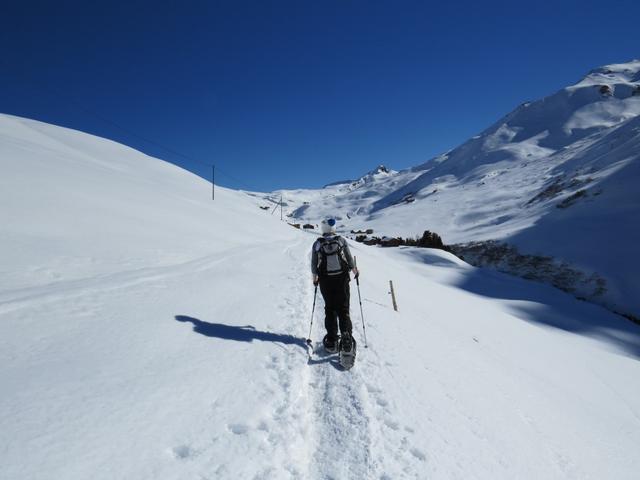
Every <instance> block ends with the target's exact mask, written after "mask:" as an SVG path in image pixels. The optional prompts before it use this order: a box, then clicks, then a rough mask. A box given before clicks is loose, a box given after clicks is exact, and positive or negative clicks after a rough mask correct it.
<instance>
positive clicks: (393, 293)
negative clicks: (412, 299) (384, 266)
mask: <svg viewBox="0 0 640 480" xmlns="http://www.w3.org/2000/svg"><path fill="white" fill-rule="evenodd" d="M389 286H390V287H391V291H390V292H389V293H390V294H391V301H392V302H393V309H394V310H395V311H396V312H397V311H398V303H397V302H396V292H395V290H394V289H393V281H392V280H389Z"/></svg>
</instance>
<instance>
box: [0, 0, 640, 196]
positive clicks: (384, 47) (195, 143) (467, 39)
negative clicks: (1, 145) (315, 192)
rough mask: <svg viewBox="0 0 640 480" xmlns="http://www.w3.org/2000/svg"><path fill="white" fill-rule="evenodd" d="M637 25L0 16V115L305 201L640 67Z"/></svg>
mask: <svg viewBox="0 0 640 480" xmlns="http://www.w3.org/2000/svg"><path fill="white" fill-rule="evenodd" d="M94 3H99V4H100V5H96V4H94ZM639 18H640V2H638V1H637V0H636V1H618V2H615V1H613V2H612V1H606V2H605V1H602V0H600V1H597V2H590V1H570V2H568V1H567V2H565V1H555V2H531V1H527V2H519V1H510V2H483V1H480V0H478V1H475V2H427V1H422V2H416V1H385V2H379V1H349V0H322V1H317V0H314V1H310V0H309V1H306V0H296V1H268V0H256V1H252V2H245V1H228V2H226V1H225V2H220V1H202V2H195V1H188V0H183V1H180V2H173V1H171V2H168V1H154V2H143V1H128V2H90V1H84V2H65V1H63V0H57V1H50V2H30V1H28V0H25V1H23V2H4V3H3V6H2V8H1V9H0V27H1V28H0V67H1V69H2V70H1V75H0V112H2V113H11V114H14V115H20V116H25V117H30V118H35V119H39V120H43V121H45V122H50V123H55V124H59V125H64V126H68V127H72V128H76V129H79V130H83V131H86V132H89V133H93V134H96V135H100V136H103V137H108V138H112V139H115V140H117V141H119V142H122V143H125V144H127V145H131V146H133V147H135V148H138V149H140V150H142V151H144V152H146V153H149V154H151V155H155V156H158V157H160V158H164V159H166V160H170V161H173V162H174V163H179V164H181V165H183V166H185V167H186V168H189V169H191V170H193V171H196V172H197V173H200V174H201V175H203V176H207V175H208V170H207V168H206V167H203V166H199V165H197V164H195V163H191V162H189V161H187V160H185V159H183V158H181V157H179V156H177V155H174V154H171V153H168V152H166V151H165V150H162V149H160V148H159V147H157V146H156V145H153V144H150V143H147V142H145V141H143V140H142V138H141V137H143V138H149V139H151V140H155V141H156V142H159V143H160V144H162V145H166V146H168V147H170V148H171V149H173V150H175V151H177V152H181V153H184V154H186V155H188V156H189V157H191V158H194V159H197V160H198V161H200V162H203V163H211V162H214V163H216V164H217V165H218V168H219V171H220V175H219V176H218V180H219V181H220V183H222V184H223V185H226V186H230V187H233V188H252V189H257V190H272V189H276V188H283V187H286V188H293V187H318V186H321V185H323V184H325V183H328V182H331V181H334V180H340V179H343V178H354V177H357V176H359V175H361V174H363V173H365V172H366V171H368V170H370V169H372V168H374V167H375V166H376V165H377V164H380V163H384V164H386V165H388V166H390V167H392V168H395V169H400V168H405V167H409V166H413V165H416V164H419V163H422V162H424V161H426V160H428V159H429V158H431V157H432V156H434V155H436V154H438V153H441V152H442V151H445V150H447V149H450V148H452V147H455V146H456V145H458V144H459V143H461V142H462V141H464V140H466V139H467V138H468V137H469V136H471V135H474V134H476V133H478V132H479V131H481V130H483V129H484V128H486V127H488V126H489V125H490V124H491V123H492V122H494V121H495V120H497V119H498V118H499V117H501V116H502V115H504V114H506V113H507V112H508V111H510V110H511V109H513V108H514V107H515V106H517V105H518V104H519V103H521V102H523V101H526V100H530V99H535V98H538V97H541V96H544V95H547V94H549V93H552V92H553V91H555V90H557V89H558V88H561V87H563V86H565V85H567V84H569V83H573V82H575V81H577V80H578V79H579V78H580V77H582V76H583V75H584V74H585V73H586V72H587V71H588V70H590V69H591V68H595V67H597V66H600V65H602V64H606V63H613V62H622V61H627V60H630V59H632V58H635V57H639V56H640V44H639V40H640V34H639V33H638V32H639V27H638V25H639V23H638V22H639V20H638V19H639ZM89 112H90V113H89ZM96 115H97V116H96ZM98 117H101V118H102V119H106V120H108V121H110V122H115V124H117V125H120V126H122V127H124V128H125V129H127V130H129V131H131V132H134V133H135V134H136V135H137V136H135V137H134V136H132V135H130V134H128V133H125V132H124V131H121V130H119V129H118V128H116V127H115V126H114V125H112V124H110V123H108V122H105V121H103V120H101V119H99V118H98ZM222 171H224V172H227V173H229V174H231V175H232V176H233V177H235V178H237V179H239V180H241V181H242V183H239V182H238V181H236V180H233V179H231V178H229V177H225V176H223V175H222Z"/></svg>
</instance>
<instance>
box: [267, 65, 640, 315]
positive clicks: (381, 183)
mask: <svg viewBox="0 0 640 480" xmlns="http://www.w3.org/2000/svg"><path fill="white" fill-rule="evenodd" d="M639 183H640V60H636V61H632V62H628V63H623V64H615V65H607V66H604V67H601V68H598V69H595V70H593V71H592V72H590V73H589V74H588V75H587V76H586V77H585V78H584V79H582V80H581V81H580V82H578V83H576V84H575V85H572V86H569V87H567V88H563V89H561V90H559V91H558V92H556V93H554V94H553V95H550V96H548V97H545V98H542V99H540V100H537V101H533V102H526V103H523V104H522V105H520V106H519V107H518V108H516V109H515V110H514V111H513V112H511V113H509V114H508V115H506V116H505V117H503V118H502V119H500V120H499V121H498V122H496V123H495V124H494V125H492V126H491V127H489V128H488V129H486V130H485V131H483V132H482V133H480V134H479V135H477V136H474V137H473V138H471V139H469V140H468V141H467V142H465V143H463V144H462V145H460V146H459V147H457V148H455V149H453V150H451V151H449V152H447V153H445V154H443V155H441V156H439V157H437V158H434V159H432V160H430V161H428V162H426V163H424V164H423V165H419V166H417V167H414V168H410V169H407V170H403V171H400V172H394V171H388V170H387V169H386V168H378V169H376V170H374V171H372V172H370V173H369V174H367V175H365V176H364V177H363V178H362V179H360V180H356V181H352V182H346V183H342V184H337V185H331V186H328V187H326V188H324V189H318V190H287V191H278V192H273V193H272V194H266V195H259V194H256V196H257V198H258V199H260V200H262V201H268V199H271V200H272V201H279V198H280V194H282V195H283V198H284V202H285V203H286V205H287V206H286V213H287V214H289V215H291V217H290V218H291V220H292V221H295V222H302V223H305V222H310V223H312V224H315V223H318V221H319V219H321V218H323V217H325V216H335V217H337V218H339V219H340V220H341V223H342V225H343V229H344V230H345V231H349V230H351V229H367V228H371V229H373V230H374V231H375V234H377V235H388V236H398V235H401V236H411V237H414V236H416V235H421V234H422V232H423V231H424V230H431V231H435V232H437V233H438V234H440V235H441V236H442V238H443V239H444V241H445V242H446V243H448V244H453V243H460V242H472V241H484V240H502V241H506V242H508V243H509V244H511V245H515V246H516V247H517V248H518V249H519V250H520V251H521V252H522V253H524V254H532V255H542V256H553V257H555V258H556V259H558V261H559V262H566V263H568V264H569V265H571V267H572V268H575V269H577V270H579V271H581V272H584V273H585V274H586V275H587V276H589V275H592V274H594V273H595V274H597V275H598V276H600V277H602V278H603V279H604V280H605V282H606V287H605V289H604V292H602V293H598V294H594V295H587V294H583V296H587V297H589V298H590V299H591V300H593V301H596V302H599V303H601V304H603V305H606V306H608V307H609V308H611V309H613V310H616V311H621V312H625V313H629V314H632V315H634V316H636V317H638V318H640V282H637V279H636V277H637V271H638V269H639V268H640V262H638V261H637V260H636V258H637V248H638V247H637V246H638V245H639V244H640V227H638V225H640V194H639V193H638V188H637V185H638V184H639Z"/></svg>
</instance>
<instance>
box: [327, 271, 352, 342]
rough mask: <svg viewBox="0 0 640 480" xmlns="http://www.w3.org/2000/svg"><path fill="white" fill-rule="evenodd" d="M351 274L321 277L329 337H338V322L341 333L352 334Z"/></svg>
mask: <svg viewBox="0 0 640 480" xmlns="http://www.w3.org/2000/svg"><path fill="white" fill-rule="evenodd" d="M350 281H351V279H350V278H349V274H348V273H345V274H343V275H335V276H332V275H323V276H321V277H320V292H322V298H324V315H325V316H324V327H325V328H326V329H327V335H328V336H329V337H334V338H335V337H337V336H338V322H337V321H336V316H337V317H338V318H339V319H340V332H341V333H343V334H344V333H349V334H351V329H352V326H351V317H350V316H349V282H350Z"/></svg>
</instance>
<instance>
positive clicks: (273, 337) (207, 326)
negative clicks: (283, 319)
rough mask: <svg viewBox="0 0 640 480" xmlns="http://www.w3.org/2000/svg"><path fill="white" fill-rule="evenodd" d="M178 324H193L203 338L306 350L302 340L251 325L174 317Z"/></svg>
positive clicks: (195, 330)
mask: <svg viewBox="0 0 640 480" xmlns="http://www.w3.org/2000/svg"><path fill="white" fill-rule="evenodd" d="M175 319H176V320H177V321H179V322H184V323H191V324H193V331H194V332H196V333H199V334H200V335H204V336H205V337H212V338H222V339H224V340H235V341H236V342H253V341H254V340H260V341H263V342H275V343H284V344H286V345H297V346H299V347H301V348H304V349H305V350H306V349H307V345H306V342H305V340H304V338H298V337H294V336H293V335H287V334H284V333H272V332H263V331H261V330H256V328H255V327H253V326H252V325H244V326H237V325H225V324H223V323H209V322H204V321H202V320H199V319H197V318H193V317H189V316H187V315H176V316H175Z"/></svg>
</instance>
